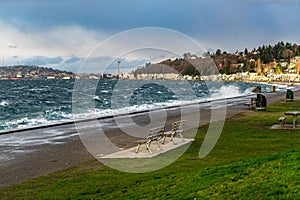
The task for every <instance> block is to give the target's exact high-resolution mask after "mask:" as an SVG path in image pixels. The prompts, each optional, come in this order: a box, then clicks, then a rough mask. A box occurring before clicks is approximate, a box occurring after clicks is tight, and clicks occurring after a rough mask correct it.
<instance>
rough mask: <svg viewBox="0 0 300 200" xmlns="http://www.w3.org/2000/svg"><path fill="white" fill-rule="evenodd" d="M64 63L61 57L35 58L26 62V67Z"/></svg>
mask: <svg viewBox="0 0 300 200" xmlns="http://www.w3.org/2000/svg"><path fill="white" fill-rule="evenodd" d="M62 61H63V58H62V57H61V56H57V57H46V56H35V57H32V58H28V59H26V60H24V64H25V65H50V64H59V63H61V62H62Z"/></svg>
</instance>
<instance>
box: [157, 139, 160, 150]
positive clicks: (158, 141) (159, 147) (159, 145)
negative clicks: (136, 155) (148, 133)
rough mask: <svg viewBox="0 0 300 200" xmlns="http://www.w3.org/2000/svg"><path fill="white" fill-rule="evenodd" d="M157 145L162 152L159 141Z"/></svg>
mask: <svg viewBox="0 0 300 200" xmlns="http://www.w3.org/2000/svg"><path fill="white" fill-rule="evenodd" d="M156 143H157V145H158V148H159V149H160V150H161V146H160V144H159V141H156Z"/></svg>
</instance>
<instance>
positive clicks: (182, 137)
mask: <svg viewBox="0 0 300 200" xmlns="http://www.w3.org/2000/svg"><path fill="white" fill-rule="evenodd" d="M179 136H180V137H181V139H182V142H184V138H183V136H182V134H181V133H179Z"/></svg>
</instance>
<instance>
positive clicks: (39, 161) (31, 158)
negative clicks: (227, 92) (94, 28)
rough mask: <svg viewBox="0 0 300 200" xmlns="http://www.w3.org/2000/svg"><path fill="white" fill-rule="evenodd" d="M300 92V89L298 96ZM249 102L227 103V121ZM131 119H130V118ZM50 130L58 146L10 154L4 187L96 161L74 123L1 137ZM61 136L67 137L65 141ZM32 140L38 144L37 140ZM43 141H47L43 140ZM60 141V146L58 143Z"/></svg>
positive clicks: (174, 115) (205, 108)
mask: <svg viewBox="0 0 300 200" xmlns="http://www.w3.org/2000/svg"><path fill="white" fill-rule="evenodd" d="M299 93H300V91H299V90H298V92H297V94H299ZM266 96H267V99H268V103H273V102H278V101H282V100H283V99H284V95H283V93H282V92H275V93H267V94H266ZM249 99H250V96H247V97H244V98H234V99H231V100H229V101H226V109H227V111H226V119H227V118H229V117H231V116H234V115H236V114H238V113H241V112H243V111H247V110H248V108H247V107H246V106H244V102H245V101H248V100H249ZM201 105H202V106H201V107H199V106H194V107H195V108H197V110H196V109H195V112H198V111H200V112H201V115H200V119H195V117H194V116H195V115H194V114H193V113H189V115H188V116H187V120H194V121H198V123H199V125H198V126H199V127H200V126H202V125H205V124H207V123H209V122H210V121H211V110H212V109H213V108H211V104H210V103H209V102H208V103H206V104H205V103H203V104H201ZM191 107H192V108H193V105H191ZM198 109H199V110H198ZM215 109H218V108H215ZM179 111H180V109H176V108H175V109H169V110H168V117H167V123H166V125H170V124H171V123H172V122H173V121H177V120H178V119H180V117H181V114H180V112H179ZM153 112H155V111H153ZM128 117H129V118H130V116H128ZM148 117H149V116H148V113H147V112H144V113H139V114H136V115H135V116H131V118H132V119H133V120H134V122H135V123H136V124H138V125H140V126H143V125H147V123H148V122H147V120H148ZM155 120H156V121H155V122H156V123H160V122H161V120H162V119H161V118H157V119H156V118H155ZM92 123H93V122H88V121H87V122H82V123H81V124H80V126H81V128H82V129H83V130H84V132H87V133H92V134H93V133H94V132H95V131H97V127H91V126H90V125H91V124H92ZM97 123H99V124H100V125H102V128H105V134H106V135H107V136H108V137H109V138H110V140H111V141H112V142H113V143H115V144H117V145H118V146H120V147H122V148H129V147H131V146H132V144H134V141H135V140H136V138H135V137H132V136H129V135H124V132H122V130H121V129H120V128H119V127H118V126H117V125H116V123H115V121H114V119H109V120H100V122H97ZM125 123H126V122H125ZM128 126H130V125H128ZM99 128H101V127H99ZM133 128H134V127H133ZM47 131H48V132H49V131H54V132H55V131H56V132H58V133H59V132H61V133H62V135H58V136H59V139H58V140H55V141H54V143H51V142H52V140H50V143H49V142H46V143H42V144H38V145H29V146H24V147H22V148H21V147H19V146H17V147H16V149H12V151H11V153H8V155H9V156H10V157H11V159H10V160H6V161H5V162H0V176H1V180H0V188H4V187H7V186H9V185H12V184H16V183H19V182H22V181H26V180H28V179H32V178H36V177H40V176H43V175H46V174H49V173H52V172H56V171H59V170H63V169H66V168H69V167H72V166H76V165H79V164H81V163H84V162H88V161H90V160H93V159H95V158H94V157H93V156H91V155H90V153H89V152H88V151H87V149H86V148H85V146H84V145H83V144H82V141H81V140H80V137H79V135H78V131H77V127H75V125H74V124H67V125H61V126H55V127H48V128H40V129H36V130H27V131H23V132H19V133H16V134H11V135H9V134H6V135H0V137H10V136H13V137H16V136H20V137H22V136H23V135H31V136H32V135H34V134H35V135H36V136H37V138H40V137H41V136H42V135H43V134H44V133H46V132H47ZM23 133H24V134H23ZM61 136H65V138H63V137H61ZM21 139H22V141H27V140H26V138H25V140H24V138H23V137H22V138H21ZM30 139H32V140H33V141H36V139H35V137H33V138H30ZM40 139H41V140H43V138H40ZM46 139H49V138H46ZM56 141H58V142H59V143H55V142H56ZM29 144H31V143H29ZM12 148H13V147H12ZM20 148H21V149H20ZM15 150H17V151H20V150H22V151H24V152H23V153H22V152H21V153H20V152H14V151H15ZM99 164H100V163H99Z"/></svg>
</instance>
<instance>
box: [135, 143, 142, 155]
mask: <svg viewBox="0 0 300 200" xmlns="http://www.w3.org/2000/svg"><path fill="white" fill-rule="evenodd" d="M140 146H141V144H138V145H137V147H136V149H135V153H138V152H139V150H140Z"/></svg>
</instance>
